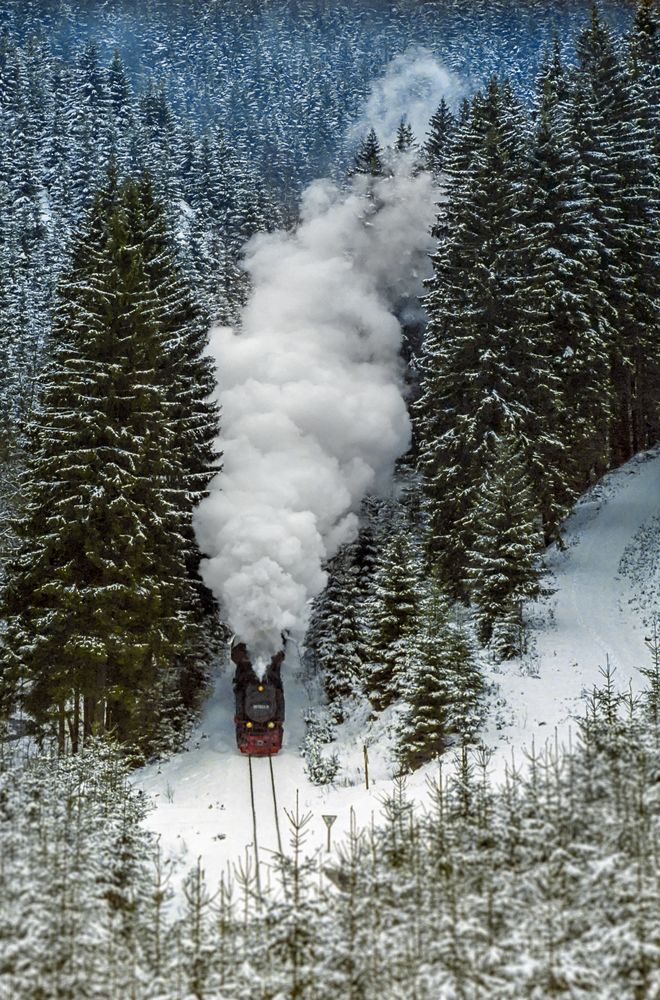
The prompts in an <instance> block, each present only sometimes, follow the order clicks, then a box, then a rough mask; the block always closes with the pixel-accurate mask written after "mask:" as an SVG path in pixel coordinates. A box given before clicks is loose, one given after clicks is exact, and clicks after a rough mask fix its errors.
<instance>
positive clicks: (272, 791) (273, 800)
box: [248, 755, 282, 896]
mask: <svg viewBox="0 0 660 1000" xmlns="http://www.w3.org/2000/svg"><path fill="white" fill-rule="evenodd" d="M263 760H264V758H263V757H253V756H251V755H250V756H248V773H249V777H250V806H251V809H252V837H253V848H254V862H255V871H256V888H257V892H258V894H259V895H260V896H261V894H262V893H261V863H262V862H261V857H260V850H261V849H262V848H263V850H268V851H269V852H270V853H271V854H279V855H281V854H282V833H281V829H280V817H279V809H278V805H277V789H276V787H275V770H274V768H273V758H272V757H267V758H266V760H268V768H267V769H266V768H265V766H262V765H261V764H260V763H254V762H255V761H263ZM258 772H260V773H259V778H258V779H257V778H256V775H257V773H258ZM264 778H265V779H266V781H265V782H264V780H263V779H264ZM259 785H261V793H262V794H261V795H259V794H258V792H257V790H256V789H258V787H259ZM264 788H266V789H267V792H266V794H264ZM265 802H268V803H269V804H268V806H267V807H266V806H265V805H264V806H262V803H265ZM271 806H272V816H273V820H274V830H275V837H276V841H277V847H276V848H274V847H272V846H271V847H267V846H266V844H265V843H264V842H263V840H262V839H260V830H261V831H263V824H264V822H266V820H265V815H264V812H263V809H267V811H268V812H269V811H270V807H271ZM260 813H261V820H262V825H261V827H260V824H259V814H260ZM271 833H272V831H271Z"/></svg>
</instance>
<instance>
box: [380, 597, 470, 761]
mask: <svg viewBox="0 0 660 1000" xmlns="http://www.w3.org/2000/svg"><path fill="white" fill-rule="evenodd" d="M483 690H484V683H483V678H482V675H481V672H480V670H479V666H478V663H477V659H476V651H475V649H474V645H473V642H472V641H471V640H470V638H469V636H468V635H467V633H466V632H465V630H464V629H463V628H462V627H461V626H459V625H458V624H456V623H455V622H452V621H451V618H450V613H449V608H448V603H447V600H446V598H445V596H444V595H443V594H442V592H441V590H440V589H439V587H438V586H437V584H434V585H433V586H432V589H431V593H430V595H429V596H428V597H427V598H426V600H425V601H424V602H423V604H422V607H421V609H420V625H419V628H418V630H417V631H416V632H415V633H414V635H413V636H411V638H410V641H409V646H408V653H407V657H406V667H405V672H404V675H403V680H402V683H401V696H402V698H403V701H404V705H405V709H404V714H403V716H402V718H401V721H400V724H399V729H398V732H397V757H398V760H399V762H400V764H401V766H402V768H403V769H404V770H411V771H413V770H415V769H416V768H418V767H421V765H422V764H426V763H428V761H431V760H433V759H434V758H437V757H441V756H442V754H443V753H444V752H445V751H446V750H447V749H448V748H449V747H450V746H451V745H453V744H455V743H457V742H461V743H463V744H464V743H466V742H469V741H470V740H472V739H473V738H474V735H475V733H476V730H477V728H478V723H479V715H480V709H479V705H480V701H481V698H482V697H483Z"/></svg>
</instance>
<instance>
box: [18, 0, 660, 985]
mask: <svg viewBox="0 0 660 1000" xmlns="http://www.w3.org/2000/svg"><path fill="white" fill-rule="evenodd" d="M419 47H423V49H424V50H425V51H428V52H430V53H432V54H433V56H434V57H435V58H437V59H438V60H439V61H440V62H441V63H442V64H443V66H444V67H445V68H446V69H447V71H448V72H450V73H452V74H454V76H455V77H456V78H457V79H460V80H461V82H462V87H463V93H462V95H461V99H457V98H456V95H455V94H452V95H449V94H448V95H446V99H445V98H443V99H442V101H441V102H440V103H439V106H438V107H437V110H436V112H435V114H434V115H433V117H432V118H430V120H429V123H428V127H427V128H426V131H425V132H424V134H417V135H415V134H414V133H413V130H412V128H411V126H410V123H409V122H408V121H406V119H405V114H404V116H403V118H402V120H401V123H400V125H399V128H398V132H397V134H396V138H395V139H392V137H390V136H384V135H379V134H378V132H377V130H376V129H373V128H371V129H370V128H369V124H370V123H365V122H364V121H363V118H362V113H363V108H364V105H365V101H366V99H367V97H368V94H369V88H370V86H371V84H372V82H373V80H374V79H375V78H377V77H379V76H381V75H382V74H383V72H384V71H385V69H386V67H387V65H388V64H389V63H390V61H391V60H392V59H393V58H395V57H397V56H400V55H401V54H402V53H405V52H413V53H414V52H415V51H419ZM659 49H660V15H659V12H658V9H657V4H655V3H654V2H653V0H639V2H638V3H637V4H633V3H627V2H625V3H624V2H619V3H615V2H612V3H607V4H604V5H602V9H600V8H597V7H593V8H592V7H590V5H589V4H588V3H587V2H582V0H565V2H561V3H555V4H552V5H548V4H547V3H544V2H541V0H530V2H527V3H517V2H514V0H510V2H509V0H494V2H486V0H474V2H472V3H469V4H466V3H464V2H463V0H447V2H440V0H437V2H436V0H419V2H415V0H401V2H390V3H385V2H380V0H372V2H368V0H367V2H364V3H360V4H352V5H349V4H334V3H330V2H327V3H326V2H324V0H316V2H311V0H288V2H285V0H281V2H279V0H272V2H271V0H268V2H265V3H263V2H257V0H248V2H245V0H225V2H213V3H202V2H194V3H185V2H177V0H172V2H168V0H149V2H146V3H135V2H128V0H125V2H120V0H109V2H106V3H103V4H98V3H93V2H85V3H78V4H75V5H72V4H69V3H67V2H64V0H62V2H52V3H50V2H39V0H30V2H28V3H25V2H22V0H4V3H3V5H2V10H1V11H0V252H1V254H2V268H1V271H0V583H1V585H2V598H1V605H0V618H1V623H0V997H2V998H4V997H7V998H10V1000H14V998H20V1000H47V998H48V1000H50V998H53V1000H84V998H90V1000H92V998H106V997H107V998H116V997H120V996H121V997H129V996H130V997H133V998H135V1000H143V998H144V1000H166V998H167V1000H170V998H172V1000H174V998H178V1000H184V998H185V1000H191V998H195V1000H204V998H207V1000H210V998H213V1000H230V998H231V1000H238V998H243V997H245V998H247V997H250V998H251V1000H252V998H256V997H259V998H263V1000H267V998H269V1000H280V998H284V997H290V998H292V1000H316V998H321V997H322V998H324V1000H326V998H327V1000H332V998H334V997H336V998H338V1000H339V998H342V1000H345V998H351V1000H362V998H365V1000H369V998H371V997H375V996H378V997H382V998H383V1000H389V998H390V997H391V998H392V1000H395V998H401V997H414V998H416V1000H431V998H433V1000H439V998H443V1000H444V998H446V1000H459V998H460V1000H472V998H477V997H483V998H486V1000H499V998H502V1000H504V998H510V1000H522V998H529V1000H545V998H546V997H547V998H550V997H566V998H568V997H572V998H585V1000H586V998H594V1000H653V998H658V997H660V960H659V956H660V915H659V912H658V906H657V900H658V898H659V895H660V886H659V885H658V872H659V871H660V868H659V866H658V823H657V819H658V807H659V803H658V788H659V787H660V786H659V784H658V775H659V773H660V772H659V767H660V764H659V762H658V746H659V745H660V744H659V737H658V732H659V731H658V721H659V716H658V698H659V694H658V691H659V687H660V679H659V677H658V670H659V665H660V651H659V649H658V644H657V641H653V642H650V643H649V647H650V652H651V665H650V666H649V667H648V668H645V669H644V671H643V672H645V673H646V679H647V682H648V684H647V689H646V691H645V693H644V694H643V695H642V696H640V697H639V698H636V697H633V696H632V695H622V694H619V693H618V692H617V691H616V690H615V685H614V682H613V680H612V677H611V675H610V674H609V672H607V673H606V674H605V675H604V677H603V686H602V688H601V689H600V690H598V691H594V692H592V694H591V696H590V697H589V699H588V700H587V708H586V712H585V714H584V717H583V718H581V719H580V720H579V722H577V723H576V739H575V745H574V746H573V747H571V748H570V749H568V750H564V749H561V748H559V747H557V748H556V751H555V752H554V753H548V752H546V753H544V754H537V753H536V752H532V755H531V757H530V759H529V760H527V761H526V762H524V766H523V762H519V763H520V768H518V766H517V765H515V764H514V765H512V768H511V770H510V771H509V773H508V776H507V779H506V781H505V782H504V784H503V785H502V786H499V787H495V786H494V785H492V784H491V783H490V781H489V779H488V776H487V770H488V760H487V754H485V752H484V751H483V749H479V729H480V726H481V723H482V720H483V715H484V711H485V708H484V704H485V699H486V697H487V695H488V692H487V690H486V685H485V681H484V676H483V670H482V666H483V659H484V657H489V658H490V659H491V660H492V661H498V660H505V659H509V658H512V657H515V656H520V655H521V654H522V653H524V651H525V643H526V633H525V620H524V613H523V609H524V605H525V602H526V601H527V600H528V599H529V598H532V597H534V596H537V595H538V594H539V591H540V589H541V570H542V560H543V553H544V550H545V549H546V548H547V546H548V545H550V544H552V543H556V544H557V545H559V546H561V545H562V537H561V525H562V522H563V520H564V518H565V517H566V515H567V513H568V511H569V510H570V508H571V506H572V504H573V503H574V501H575V500H576V499H577V498H578V497H579V496H580V495H581V494H582V493H583V492H584V491H585V490H586V489H587V488H588V487H589V486H590V485H591V484H593V483H595V482H597V481H598V480H599V479H600V478H601V477H602V476H603V475H604V474H605V473H606V472H607V471H608V470H610V469H612V468H614V467H616V466H618V465H621V464H622V463H624V462H625V461H627V460H628V459H629V458H630V457H631V456H633V455H635V454H636V453H638V452H640V451H643V450H644V449H646V448H649V447H650V446H651V445H653V444H654V443H655V442H657V440H658V438H659V437H660V336H659V328H658V300H657V290H658V287H659V285H660V282H659V281H658V267H657V264H658V256H657V248H658V218H659V212H658V197H659V194H658V192H659V190H660V187H659V184H658V180H659V174H660V161H659V156H660V145H659V136H660V129H659V128H658V124H659V122H658V114H659V108H660V68H659V67H660V58H659V55H660V53H659ZM411 58H413V56H411ZM397 157H398V158H399V160H397ZM401 158H403V159H405V160H406V162H408V163H409V165H410V170H411V171H412V172H413V173H419V172H421V171H427V172H428V173H429V174H431V175H432V176H433V179H434V185H435V188H434V190H435V192H436V195H437V216H436V221H435V225H434V230H433V233H434V236H435V238H436V239H437V245H436V249H435V252H434V254H433V257H432V261H431V265H432V266H431V276H430V277H429V279H428V281H427V283H426V293H425V296H424V297H423V298H422V300H421V301H420V302H419V303H416V306H417V307H418V309H417V313H416V318H415V320H414V321H409V320H407V319H406V318H405V317H403V316H402V317H401V319H402V325H403V326H404V345H403V352H402V353H403V357H404V361H405V367H406V380H407V385H408V388H409V404H410V413H411V418H412V424H413V432H414V433H413V444H412V448H411V451H410V453H409V454H407V455H406V456H404V457H403V458H402V459H401V461H400V463H399V465H398V468H397V473H396V479H397V481H396V497H397V498H396V499H389V500H384V499H382V498H377V497H373V496H369V497H367V498H366V499H365V501H364V503H363V505H362V510H361V519H360V530H359V533H358V535H357V538H356V539H355V541H353V542H352V543H351V544H350V545H347V546H344V547H343V548H342V549H341V550H340V551H339V553H338V554H337V555H336V556H335V557H334V558H333V559H332V560H331V561H330V563H329V564H328V566H327V570H328V585H327V587H326V589H325V591H324V592H323V593H322V594H320V595H319V596H318V597H317V598H316V600H315V601H314V605H313V607H312V611H311V621H310V626H309V631H308V634H307V637H306V641H305V657H304V662H305V669H306V670H307V671H309V672H310V674H312V675H313V676H314V677H315V678H316V680H317V681H318V683H319V685H320V687H321V688H322V690H323V693H324V698H325V704H324V705H323V706H322V708H321V710H320V712H319V714H318V715H317V716H314V717H310V718H309V720H308V738H307V740H306V742H305V744H304V745H303V747H302V753H303V755H304V756H305V758H306V761H307V767H308V774H309V777H310V779H311V780H312V781H314V782H317V783H320V784H321V783H327V782H332V781H333V780H335V778H336V777H337V761H336V760H335V759H334V758H333V757H332V756H329V757H328V756H323V755H322V753H321V752H320V751H321V748H322V747H323V745H324V744H325V743H328V742H329V741H331V739H332V734H333V728H334V727H335V726H337V725H339V724H341V723H342V721H343V720H344V718H345V717H346V715H347V714H348V713H349V712H350V711H351V706H352V705H354V704H355V703H356V702H357V701H359V700H361V702H362V704H365V703H366V704H367V705H368V712H369V713H370V715H371V718H372V719H375V718H378V717H379V716H381V714H382V713H383V712H385V711H386V710H388V709H389V708H390V707H391V706H394V705H398V706H400V707H401V711H400V713H399V715H398V716H397V729H396V733H395V738H394V747H395V749H394V761H393V768H394V770H395V771H396V773H397V774H400V775H401V777H400V780H399V784H398V785H397V791H396V794H394V795H392V796H388V797H387V798H386V800H385V801H384V802H383V812H382V816H381V817H380V820H379V821H378V822H375V823H374V824H373V825H372V828H371V829H370V830H368V831H361V830H359V829H357V827H354V829H353V830H352V832H351V836H350V837H349V839H348V841H347V842H346V843H345V844H344V845H343V848H342V850H341V852H340V854H339V857H338V859H335V862H334V863H333V864H332V865H330V867H328V866H325V867H324V865H323V863H322V861H321V860H320V859H319V857H318V856H317V857H316V858H315V859H313V860H306V859H305V852H306V842H305V830H306V825H307V822H308V820H307V819H306V817H305V814H304V811H302V810H301V809H299V808H298V807H296V808H295V809H292V810H291V812H290V814H289V821H290V836H291V850H290V851H289V852H288V853H285V854H282V855H279V856H278V857H276V858H275V859H274V861H273V873H274V874H273V884H272V885H271V886H270V887H269V888H268V889H267V890H263V887H261V886H260V885H258V884H257V882H256V881H255V873H254V871H253V870H252V869H251V867H250V865H249V863H248V862H247V861H246V862H245V865H244V866H239V867H238V869H237V870H236V871H235V872H234V873H233V874H232V873H229V874H226V875H223V877H222V880H221V881H220V884H219V887H218V882H219V875H220V873H218V872H208V873H204V872H203V870H202V868H201V865H200V864H197V865H196V866H193V868H192V869H191V870H190V872H189V873H188V875H187V876H186V878H185V881H184V883H183V888H182V889H181V891H180V892H179V895H178V899H179V902H180V904H181V905H179V906H178V907H177V906H175V905H174V904H173V902H172V901H173V899H174V898H175V894H174V883H175V882H176V878H177V876H176V875H173V874H172V873H171V871H170V867H171V866H170V862H169V860H167V859H164V858H163V857H162V856H161V854H160V851H159V848H158V845H157V843H156V841H155V839H154V838H152V837H151V836H150V835H149V834H148V833H147V832H146V830H145V827H144V825H143V822H142V821H143V819H144V815H145V812H146V810H147V808H148V805H147V803H145V802H144V801H143V797H142V796H141V794H140V793H138V792H136V791H135V789H134V787H133V786H132V784H131V771H132V769H133V768H134V767H135V766H139V765H140V764H143V763H144V762H145V761H153V760H157V759H159V758H162V757H164V756H166V755H167V754H169V753H172V752H173V751H175V750H177V749H179V748H180V747H181V746H182V745H183V744H184V742H185V738H186V735H187V734H188V732H189V731H190V727H191V725H192V723H193V722H194V720H195V719H196V718H197V716H198V713H199V710H200V706H201V705H202V703H203V701H204V698H205V696H206V694H207V693H208V687H209V681H210V676H211V667H212V664H213V663H214V661H216V660H217V658H218V651H219V649H220V647H221V645H222V642H223V640H224V639H226V638H227V636H226V634H225V633H226V630H225V625H224V622H223V617H222V608H219V607H218V606H217V603H216V601H215V599H214V597H213V595H212V594H211V592H210V591H209V590H208V589H207V588H206V587H205V586H204V585H203V584H202V582H201V579H200V577H199V574H198V570H199V566H200V558H201V556H202V555H203V553H201V552H200V550H199V548H198V545H197V542H196V540H195V535H194V532H193V512H194V510H195V508H196V506H197V504H198V503H199V502H200V500H201V499H202V498H203V497H204V496H205V495H206V493H207V490H208V487H209V484H210V482H211V480H212V478H213V477H214V476H215V475H216V474H219V476H220V477H221V476H222V456H221V455H220V454H218V452H217V450H216V449H217V443H216V442H217V438H218V431H219V426H220V423H221V413H220V411H219V408H218V407H217V406H216V405H215V404H214V403H213V402H211V401H210V399H211V394H212V392H213V389H214V384H215V374H214V370H213V367H212V364H211V361H210V358H209V356H208V355H207V353H206V348H207V344H208V336H209V329H210V327H211V325H212V324H213V323H215V322H221V323H239V322H240V316H241V309H242V306H243V305H244V304H245V301H246V298H247V296H248V294H249V279H248V276H247V274H246V272H245V271H244V270H243V269H242V267H241V259H242V253H243V248H244V246H245V244H246V241H248V240H249V238H250V237H251V236H253V235H254V234H256V233H262V232H269V231H273V230H275V229H277V228H281V227H287V226H293V225H294V224H295V222H296V218H297V206H298V200H299V195H300V192H301V190H302V188H303V187H304V185H305V184H307V183H308V182H309V181H311V180H313V179H314V178H316V177H319V176H324V175H329V176H332V177H333V178H335V180H337V181H338V182H340V183H341V184H343V185H346V186H348V185H350V184H351V178H352V177H354V176H355V175H356V174H359V175H362V180H364V178H367V181H366V184H367V187H366V191H367V193H366V195H365V199H366V200H367V201H368V200H369V198H370V193H369V187H368V184H369V180H368V179H369V178H375V177H383V176H385V177H387V176H388V172H392V171H393V170H394V169H395V168H394V167H393V164H394V163H395V162H400V161H401ZM397 169H398V168H397ZM370 210H373V211H377V206H374V205H370ZM422 314H423V318H420V317H421V316H422ZM17 737H19V738H17ZM443 757H444V759H445V761H447V762H449V761H451V764H450V765H449V766H448V767H447V769H446V773H443V771H442V769H440V770H439V771H438V772H437V779H436V780H434V781H432V782H431V784H430V786H429V796H428V800H427V804H426V809H424V810H421V809H418V808H417V807H415V806H413V805H412V803H411V802H409V801H408V799H407V798H406V794H405V775H407V774H408V773H410V772H412V771H414V770H416V769H417V768H419V767H420V766H422V765H424V764H430V763H431V762H436V763H437V765H438V767H440V764H441V763H442V759H443ZM443 767H444V764H443Z"/></svg>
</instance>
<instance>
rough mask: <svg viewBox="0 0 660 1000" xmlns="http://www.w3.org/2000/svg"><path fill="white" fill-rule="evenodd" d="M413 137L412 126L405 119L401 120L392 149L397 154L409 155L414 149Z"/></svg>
mask: <svg viewBox="0 0 660 1000" xmlns="http://www.w3.org/2000/svg"><path fill="white" fill-rule="evenodd" d="M415 145H416V143H415V136H414V135H413V130H412V125H411V124H410V122H407V121H406V119H405V118H402V119H401V121H400V123H399V127H398V129H397V130H396V139H395V140H394V148H395V150H396V151H397V153H409V152H411V151H412V150H413V149H414V148H415Z"/></svg>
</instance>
